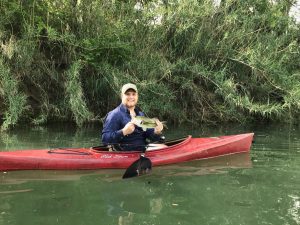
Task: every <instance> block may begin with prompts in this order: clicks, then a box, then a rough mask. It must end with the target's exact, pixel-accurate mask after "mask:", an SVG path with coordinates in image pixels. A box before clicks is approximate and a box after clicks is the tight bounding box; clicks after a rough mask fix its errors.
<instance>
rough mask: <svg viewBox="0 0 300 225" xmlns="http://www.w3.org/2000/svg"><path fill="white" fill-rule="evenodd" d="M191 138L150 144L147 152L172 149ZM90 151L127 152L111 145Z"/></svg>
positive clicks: (100, 146)
mask: <svg viewBox="0 0 300 225" xmlns="http://www.w3.org/2000/svg"><path fill="white" fill-rule="evenodd" d="M189 137H191V136H187V137H183V138H177V139H173V140H169V141H166V142H164V143H158V142H154V143H150V144H149V146H148V147H147V149H146V150H147V151H154V150H158V149H163V148H167V147H171V146H174V145H177V144H180V143H182V142H183V141H185V140H187V139H188V138H189ZM90 149H91V150H92V151H94V152H103V151H114V152H125V151H118V150H115V149H116V148H114V147H113V146H111V145H99V146H94V147H91V148H90ZM138 152H140V151H138Z"/></svg>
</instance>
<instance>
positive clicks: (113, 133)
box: [102, 112, 124, 144]
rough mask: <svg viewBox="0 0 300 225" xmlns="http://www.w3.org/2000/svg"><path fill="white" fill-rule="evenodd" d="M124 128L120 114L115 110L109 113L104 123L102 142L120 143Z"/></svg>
mask: <svg viewBox="0 0 300 225" xmlns="http://www.w3.org/2000/svg"><path fill="white" fill-rule="evenodd" d="M122 128H123V127H120V118H119V117H118V115H117V114H116V113H113V112H111V113H109V114H108V115H107V117H106V120H105V122H104V125H103V130H102V143H104V144H110V143H119V142H120V141H121V140H122V139H123V137H124V135H123V131H122Z"/></svg>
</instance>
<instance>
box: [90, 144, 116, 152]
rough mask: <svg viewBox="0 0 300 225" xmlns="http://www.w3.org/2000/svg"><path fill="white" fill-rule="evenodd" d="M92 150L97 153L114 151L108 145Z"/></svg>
mask: <svg viewBox="0 0 300 225" xmlns="http://www.w3.org/2000/svg"><path fill="white" fill-rule="evenodd" d="M90 149H91V150H93V151H96V152H100V151H101V152H102V151H113V150H112V149H111V147H110V146H108V145H99V146H94V147H91V148H90Z"/></svg>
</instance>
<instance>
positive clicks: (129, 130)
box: [122, 122, 135, 136]
mask: <svg viewBox="0 0 300 225" xmlns="http://www.w3.org/2000/svg"><path fill="white" fill-rule="evenodd" d="M134 130H135V125H134V123H132V122H128V123H127V124H126V125H125V127H124V128H123V129H122V132H123V135H124V136H126V135H128V134H131V133H133V131H134Z"/></svg>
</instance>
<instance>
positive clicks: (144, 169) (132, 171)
mask: <svg viewBox="0 0 300 225" xmlns="http://www.w3.org/2000/svg"><path fill="white" fill-rule="evenodd" d="M151 170H152V162H151V160H150V159H148V158H147V157H145V156H144V153H143V154H141V156H140V158H139V159H138V160H136V161H134V162H133V163H132V164H131V165H130V166H129V167H128V168H127V170H126V171H125V173H124V175H123V177H122V178H123V179H126V178H131V177H137V176H141V175H144V174H147V173H150V172H151Z"/></svg>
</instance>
